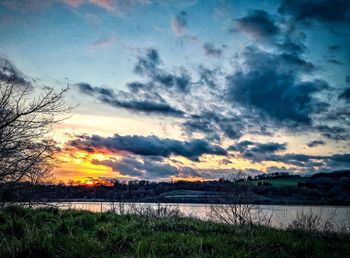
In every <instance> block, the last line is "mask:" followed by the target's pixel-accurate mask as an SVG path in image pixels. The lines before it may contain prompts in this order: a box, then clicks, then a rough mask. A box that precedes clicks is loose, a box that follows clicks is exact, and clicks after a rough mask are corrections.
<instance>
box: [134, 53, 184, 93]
mask: <svg viewBox="0 0 350 258" xmlns="http://www.w3.org/2000/svg"><path fill="white" fill-rule="evenodd" d="M160 63H161V61H160V57H159V53H158V51H157V50H156V49H154V48H149V49H146V52H145V54H144V55H140V56H138V58H137V62H136V64H135V67H134V72H135V73H136V74H139V75H143V76H146V77H148V79H149V80H150V83H151V84H152V85H153V86H157V85H158V86H161V87H162V88H163V89H165V90H170V89H176V90H179V91H180V92H183V93H188V92H189V91H190V87H191V77H190V76H189V74H188V73H187V71H186V70H185V69H181V71H180V73H178V74H173V73H169V72H167V71H165V70H164V69H161V68H160V67H159V65H160Z"/></svg>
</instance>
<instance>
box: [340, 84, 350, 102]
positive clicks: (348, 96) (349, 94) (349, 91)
mask: <svg viewBox="0 0 350 258" xmlns="http://www.w3.org/2000/svg"><path fill="white" fill-rule="evenodd" d="M339 99H344V100H345V101H346V102H350V87H348V88H346V89H345V90H344V91H343V92H342V93H341V94H340V95H339Z"/></svg>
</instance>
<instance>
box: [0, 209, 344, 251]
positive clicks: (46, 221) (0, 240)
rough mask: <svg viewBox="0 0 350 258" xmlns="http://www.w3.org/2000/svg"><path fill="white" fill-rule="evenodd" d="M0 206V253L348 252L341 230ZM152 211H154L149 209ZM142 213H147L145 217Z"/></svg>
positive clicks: (157, 215) (158, 215) (161, 215)
mask: <svg viewBox="0 0 350 258" xmlns="http://www.w3.org/2000/svg"><path fill="white" fill-rule="evenodd" d="M153 209H154V210H153V211H152V213H151V214H149V213H148V214H149V215H146V214H142V215H137V214H125V215H118V214H115V213H113V212H107V213H92V212H88V211H73V210H59V209H56V208H38V209H25V208H19V207H8V208H5V209H2V210H0V257H348V254H349V253H350V237H349V235H346V234H331V235H327V234H314V233H312V232H304V231H300V230H299V229H296V228H295V229H293V230H277V229H271V228H266V227H262V226H254V225H252V226H249V227H248V226H245V225H241V226H238V225H228V224H223V223H214V222H210V221H200V220H197V219H193V218H181V217H179V216H163V214H167V213H162V212H161V211H162V210H163V209H162V208H161V205H159V208H156V207H153ZM154 211H159V213H158V212H156V213H154ZM146 217H147V219H145V218H146Z"/></svg>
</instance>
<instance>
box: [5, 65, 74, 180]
mask: <svg viewBox="0 0 350 258" xmlns="http://www.w3.org/2000/svg"><path fill="white" fill-rule="evenodd" d="M0 61H1V62H0V64H1V66H0V183H7V185H11V184H15V183H17V182H19V181H23V180H28V181H31V182H32V183H39V182H40V181H41V180H42V179H44V178H45V177H47V175H48V173H49V172H50V171H51V169H52V167H53V164H54V159H53V153H54V152H55V151H56V147H55V144H54V142H53V141H52V140H51V139H50V137H49V133H50V131H51V130H52V126H53V125H54V124H55V123H57V122H59V121H61V120H62V119H63V115H64V114H66V112H67V111H69V110H70V108H69V107H67V105H66V103H65V102H64V99H63V98H64V94H65V93H66V92H67V90H68V88H65V89H63V90H61V91H59V92H55V91H54V89H52V88H49V87H46V88H44V89H42V90H41V92H39V93H36V94H35V92H34V88H33V86H32V85H31V84H30V83H29V82H27V81H26V80H25V79H23V77H19V75H18V72H17V71H16V69H15V68H14V66H13V65H11V64H10V63H9V62H8V61H7V60H5V59H1V60H0Z"/></svg>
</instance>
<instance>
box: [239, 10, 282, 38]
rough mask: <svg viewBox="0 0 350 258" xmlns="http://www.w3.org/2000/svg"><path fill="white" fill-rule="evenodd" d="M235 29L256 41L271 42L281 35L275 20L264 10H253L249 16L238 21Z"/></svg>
mask: <svg viewBox="0 0 350 258" xmlns="http://www.w3.org/2000/svg"><path fill="white" fill-rule="evenodd" d="M235 29H236V30H238V31H242V32H244V33H246V34H248V35H249V36H250V37H252V38H253V39H255V40H270V39H271V38H273V37H275V36H276V35H278V34H279V32H280V29H279V28H278V26H277V24H276V21H275V18H273V17H272V16H271V15H270V14H269V13H267V12H266V11H264V10H251V11H249V13H248V15H247V16H245V17H242V18H239V19H237V20H236V26H235Z"/></svg>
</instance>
